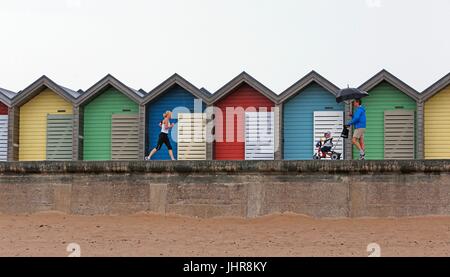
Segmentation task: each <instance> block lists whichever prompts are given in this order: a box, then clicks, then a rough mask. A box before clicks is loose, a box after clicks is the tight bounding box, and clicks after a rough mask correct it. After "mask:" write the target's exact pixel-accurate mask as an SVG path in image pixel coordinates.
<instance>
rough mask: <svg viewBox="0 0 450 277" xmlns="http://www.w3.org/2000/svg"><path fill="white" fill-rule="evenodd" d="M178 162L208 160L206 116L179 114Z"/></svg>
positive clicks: (203, 114) (202, 114)
mask: <svg viewBox="0 0 450 277" xmlns="http://www.w3.org/2000/svg"><path fill="white" fill-rule="evenodd" d="M177 124H178V143H177V147H178V160H206V114H205V113H179V114H178V123H177Z"/></svg>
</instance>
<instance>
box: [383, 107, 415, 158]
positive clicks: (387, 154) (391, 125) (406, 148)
mask: <svg viewBox="0 0 450 277" xmlns="http://www.w3.org/2000/svg"><path fill="white" fill-rule="evenodd" d="M414 117H415V114H414V111H410V110H395V111H385V112H384V158H385V159H391V160H412V159H414V153H415V120H414Z"/></svg>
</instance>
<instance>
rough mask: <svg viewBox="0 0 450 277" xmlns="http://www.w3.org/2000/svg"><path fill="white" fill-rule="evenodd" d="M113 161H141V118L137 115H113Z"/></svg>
mask: <svg viewBox="0 0 450 277" xmlns="http://www.w3.org/2000/svg"><path fill="white" fill-rule="evenodd" d="M111 159H112V160H113V161H120V160H122V161H130V160H138V159H139V116H138V115H137V114H113V115H112V117H111Z"/></svg>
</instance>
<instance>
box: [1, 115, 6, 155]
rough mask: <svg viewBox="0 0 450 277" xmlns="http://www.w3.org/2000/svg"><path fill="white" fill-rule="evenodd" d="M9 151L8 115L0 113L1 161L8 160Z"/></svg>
mask: <svg viewBox="0 0 450 277" xmlns="http://www.w3.org/2000/svg"><path fill="white" fill-rule="evenodd" d="M7 153H8V116H7V115H0V161H2V162H4V161H6V160H7Z"/></svg>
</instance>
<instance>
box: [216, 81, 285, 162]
mask: <svg viewBox="0 0 450 277" xmlns="http://www.w3.org/2000/svg"><path fill="white" fill-rule="evenodd" d="M277 100H278V99H277V95H276V94H275V93H273V92H272V91H271V90H270V89H268V88H267V87H265V86H264V85H263V84H261V83H260V82H258V81H257V80H256V79H255V78H253V77H252V76H250V75H249V74H247V73H246V72H243V73H241V74H239V75H238V76H237V77H235V78H234V79H233V80H231V81H230V82H229V83H227V84H226V85H225V86H223V87H222V88H221V89H219V90H218V91H217V92H216V93H214V94H213V97H212V105H214V106H215V109H216V111H215V112H214V121H215V122H214V126H215V127H214V129H215V132H214V136H215V141H214V159H216V160H273V159H274V158H275V151H276V141H277V136H278V132H277V126H276V124H275V123H276V122H277V118H276V112H275V105H276V104H277Z"/></svg>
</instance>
